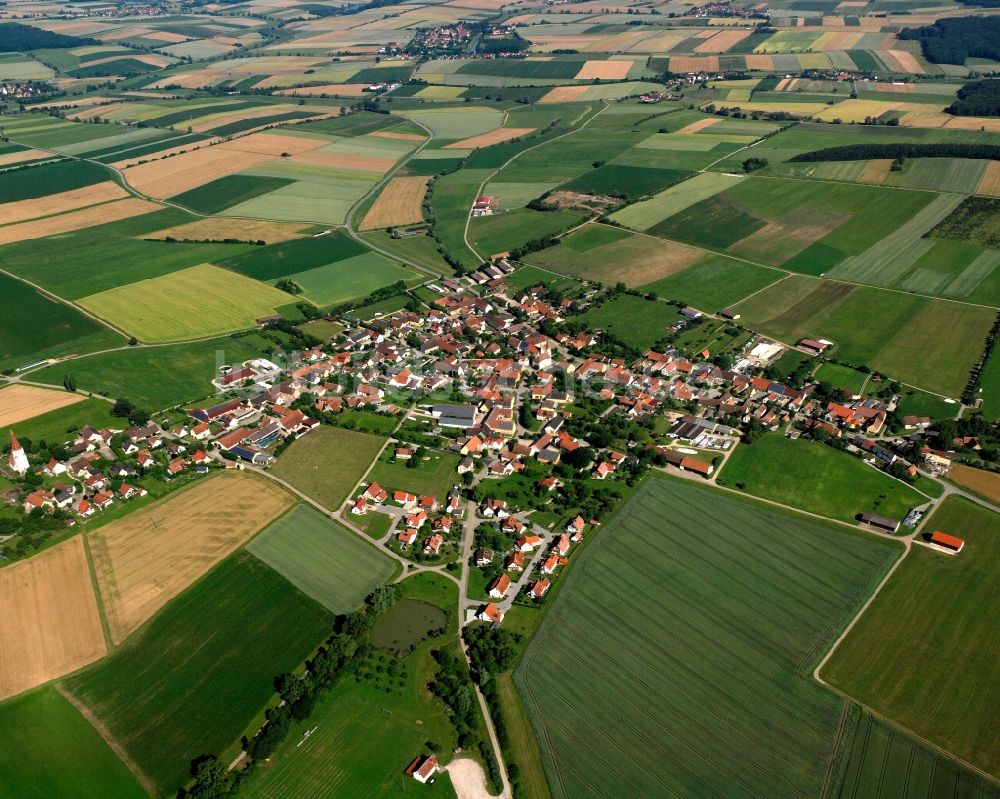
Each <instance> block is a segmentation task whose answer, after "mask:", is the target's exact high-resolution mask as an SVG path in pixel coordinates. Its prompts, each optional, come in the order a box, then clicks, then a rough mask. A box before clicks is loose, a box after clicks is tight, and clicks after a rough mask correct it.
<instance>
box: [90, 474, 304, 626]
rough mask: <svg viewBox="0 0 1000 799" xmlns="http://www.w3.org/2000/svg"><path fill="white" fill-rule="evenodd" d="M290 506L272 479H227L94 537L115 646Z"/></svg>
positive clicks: (207, 481) (214, 481)
mask: <svg viewBox="0 0 1000 799" xmlns="http://www.w3.org/2000/svg"><path fill="white" fill-rule="evenodd" d="M292 504H293V500H292V497H291V496H290V495H289V494H287V493H286V492H285V491H284V490H283V489H281V488H279V487H278V486H277V485H275V484H274V483H272V482H270V481H268V480H265V479H262V478H260V477H254V476H252V475H249V474H244V473H242V472H224V473H222V474H219V475H216V476H213V477H209V478H206V479H204V480H201V481H200V482H198V483H197V484H195V485H193V486H191V487H189V488H185V489H182V490H181V491H178V492H177V493H175V494H172V495H170V496H169V497H167V498H166V499H162V500H160V501H159V502H156V503H154V504H152V505H149V506H147V507H145V508H142V509H140V510H137V511H135V512H133V513H131V514H129V515H128V516H126V517H125V518H123V519H119V520H118V521H115V522H112V523H111V524H109V525H107V526H106V527H102V528H100V529H98V530H97V531H96V532H94V533H92V534H91V537H90V547H91V553H92V554H93V558H94V569H95V570H96V572H97V583H98V586H99V587H100V591H101V600H102V602H103V603H104V610H105V613H106V614H107V617H108V626H109V627H110V630H111V638H112V640H113V641H114V642H115V643H116V644H117V643H120V642H121V641H123V640H124V639H125V638H126V637H127V636H128V635H129V633H131V632H133V631H134V630H135V629H136V628H137V627H139V626H140V625H141V624H142V623H143V622H145V621H148V620H149V619H150V618H152V617H153V615H154V614H155V613H156V612H157V611H158V610H159V609H160V608H162V607H163V606H164V605H165V604H166V603H167V602H169V601H170V600H171V599H173V598H174V597H175V596H177V595H178V594H180V593H181V592H182V591H183V590H184V589H185V588H187V587H188V586H189V585H191V584H192V583H194V582H195V581H196V580H198V578H200V577H201V576H202V575H203V574H205V573H206V572H207V571H208V570H209V569H211V568H212V567H213V566H215V564H217V563H219V561H221V560H222V559H223V558H225V557H226V556H228V555H230V554H232V553H233V552H234V551H235V550H236V549H237V548H239V547H240V546H242V545H243V544H244V543H246V542H247V541H248V540H249V539H250V538H251V537H252V536H253V535H254V533H256V532H258V531H259V530H261V529H263V528H264V527H266V526H267V525H268V524H270V523H271V522H272V521H274V519H275V518H277V517H278V516H279V515H281V514H282V513H283V512H284V511H285V510H287V509H288V508H289V507H290V506H291V505H292Z"/></svg>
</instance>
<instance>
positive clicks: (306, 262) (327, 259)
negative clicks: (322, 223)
mask: <svg viewBox="0 0 1000 799" xmlns="http://www.w3.org/2000/svg"><path fill="white" fill-rule="evenodd" d="M366 252H368V250H367V249H366V248H365V247H364V245H362V244H358V242H356V241H355V240H354V239H352V238H351V237H350V236H348V235H347V234H346V233H343V232H342V231H340V230H337V231H334V232H333V233H330V234H327V235H326V236H311V237H309V238H305V239H292V240H291V241H284V242H281V243H280V244H271V245H269V246H266V247H255V248H254V249H252V250H250V251H249V252H247V253H244V254H243V255H237V256H234V257H232V258H226V259H225V260H223V261H218V265H219V266H225V267H227V268H229V269H232V270H233V271H235V272H239V273H240V274H242V275H246V276H247V277H252V278H256V279H257V280H275V279H277V278H281V277H285V276H286V275H292V274H295V273H296V272H305V271H306V270H308V269H315V268H316V267H320V266H325V265H326V264H332V263H333V262H335V261H342V260H344V259H345V258H351V257H353V256H355V255H363V254H364V253H366Z"/></svg>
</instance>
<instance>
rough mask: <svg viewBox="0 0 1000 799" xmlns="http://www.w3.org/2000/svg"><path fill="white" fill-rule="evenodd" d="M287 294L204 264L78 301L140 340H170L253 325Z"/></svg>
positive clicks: (182, 339) (285, 300)
mask: <svg viewBox="0 0 1000 799" xmlns="http://www.w3.org/2000/svg"><path fill="white" fill-rule="evenodd" d="M288 301H289V296H288V294H286V293H285V292H283V291H279V290H278V289H276V288H272V287H271V286H268V285H266V284H264V283H260V282H258V281H256V280H252V279H250V278H248V277H243V276H242V275H239V274H237V273H236V272H230V271H228V270H226V269H220V268H219V267H217V266H212V265H210V264H204V265H202V266H192V267H189V268H188V269H182V270H180V271H179V272H172V273H170V274H169V275H163V276H162V277H155V278H151V279H149V280H141V281H139V282H138V283H130V284H129V285H126V286H121V287H119V288H114V289H109V290H108V291H102V292H100V293H98V294H91V295H90V296H89V297H84V298H83V299H82V300H79V301H78V302H79V304H80V305H81V306H82V307H84V308H86V309H87V310H88V311H90V312H91V313H93V314H95V315H97V316H99V317H101V318H102V319H107V320H108V321H110V322H111V323H112V324H114V325H117V326H118V327H120V328H122V329H123V330H125V331H126V332H127V333H129V334H131V335H133V336H135V337H136V338H138V339H140V340H141V341H148V342H168V341H184V340H186V339H192V338H204V337H206V336H211V335H218V334H221V333H228V332H231V331H234V330H242V329H245V328H249V327H253V326H254V325H255V324H256V319H257V318H259V317H261V316H270V315H273V314H274V312H275V309H276V308H278V307H279V306H281V305H287V304H288Z"/></svg>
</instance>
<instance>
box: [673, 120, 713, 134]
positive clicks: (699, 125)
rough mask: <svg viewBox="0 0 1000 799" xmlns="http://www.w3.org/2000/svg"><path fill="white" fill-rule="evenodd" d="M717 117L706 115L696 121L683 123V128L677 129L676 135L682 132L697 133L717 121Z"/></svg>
mask: <svg viewBox="0 0 1000 799" xmlns="http://www.w3.org/2000/svg"><path fill="white" fill-rule="evenodd" d="M719 121H720V120H719V117H708V118H707V119H699V120H697V121H696V122H692V123H691V124H690V125H685V126H684V127H683V128H681V129H680V130H678V131H677V135H678V136H680V135H682V134H684V133H698V132H699V131H702V130H704V129H705V128H710V127H712V125H714V124H715V123H716V122H719Z"/></svg>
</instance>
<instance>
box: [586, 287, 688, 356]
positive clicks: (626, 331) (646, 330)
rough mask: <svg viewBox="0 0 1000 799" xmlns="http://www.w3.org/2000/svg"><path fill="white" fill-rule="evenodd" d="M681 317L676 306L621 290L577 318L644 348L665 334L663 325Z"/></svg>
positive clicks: (667, 324) (665, 328) (639, 347)
mask: <svg viewBox="0 0 1000 799" xmlns="http://www.w3.org/2000/svg"><path fill="white" fill-rule="evenodd" d="M680 318H681V315H680V314H679V313H678V312H677V308H676V307H675V306H673V305H667V303H665V302H653V301H650V300H645V299H643V298H642V297H636V296H633V295H631V294H622V295H620V296H618V297H615V298H614V299H613V300H609V301H608V302H606V303H604V305H602V306H600V307H599V308H592V309H590V310H589V311H587V312H586V313H585V314H583V316H581V317H580V320H581V321H583V322H586V323H587V324H589V325H590V326H591V328H593V329H595V330H604V331H606V332H608V333H613V334H614V335H616V336H617V337H618V338H620V339H623V340H624V341H626V342H627V343H629V344H631V345H632V346H633V347H635V348H637V349H640V350H646V349H648V348H649V347H650V346H651V345H652V344H653V342H654V341H657V340H659V339H661V338H663V337H664V336H665V335H666V334H667V328H669V327H670V325H672V324H674V322H676V321H677V320H679V319H680Z"/></svg>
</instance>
